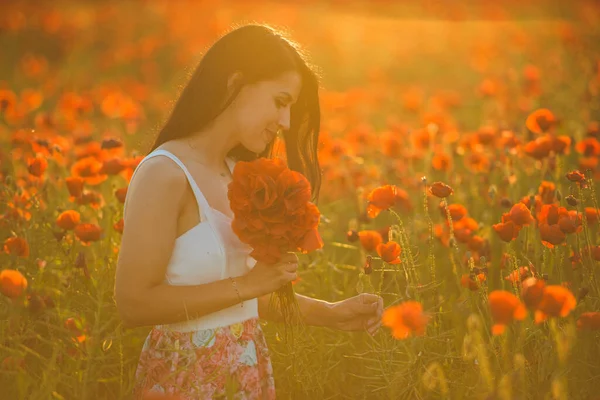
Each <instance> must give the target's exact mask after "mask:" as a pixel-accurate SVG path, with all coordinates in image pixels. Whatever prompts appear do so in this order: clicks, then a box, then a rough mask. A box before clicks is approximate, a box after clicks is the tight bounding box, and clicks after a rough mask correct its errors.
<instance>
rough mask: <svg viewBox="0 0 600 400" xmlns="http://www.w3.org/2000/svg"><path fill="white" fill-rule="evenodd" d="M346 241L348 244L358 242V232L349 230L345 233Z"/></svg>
mask: <svg viewBox="0 0 600 400" xmlns="http://www.w3.org/2000/svg"><path fill="white" fill-rule="evenodd" d="M346 239H347V240H348V241H349V242H350V243H353V242H356V241H357V240H358V232H357V231H355V230H349V231H348V232H346Z"/></svg>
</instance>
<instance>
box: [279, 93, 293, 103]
mask: <svg viewBox="0 0 600 400" xmlns="http://www.w3.org/2000/svg"><path fill="white" fill-rule="evenodd" d="M279 94H282V95H284V96H286V97H287V98H288V100H289V101H290V102H292V103H296V100H294V98H293V97H292V95H291V94H289V93H288V92H279Z"/></svg>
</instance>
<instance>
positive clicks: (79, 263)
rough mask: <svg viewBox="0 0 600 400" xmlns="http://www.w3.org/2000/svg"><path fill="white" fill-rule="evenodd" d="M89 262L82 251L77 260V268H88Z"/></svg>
mask: <svg viewBox="0 0 600 400" xmlns="http://www.w3.org/2000/svg"><path fill="white" fill-rule="evenodd" d="M86 267H87V262H86V260H85V254H84V253H83V252H82V251H81V252H79V254H77V258H76V259H75V268H86Z"/></svg>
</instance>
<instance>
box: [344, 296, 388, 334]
mask: <svg viewBox="0 0 600 400" xmlns="http://www.w3.org/2000/svg"><path fill="white" fill-rule="evenodd" d="M332 309H333V321H332V327H333V328H336V329H340V330H343V331H362V330H366V331H367V332H368V333H369V334H370V335H371V336H373V335H374V334H375V332H377V330H378V329H379V327H380V326H381V315H382V314H383V299H382V298H381V297H379V296H377V295H375V294H370V293H361V294H359V295H358V296H354V297H351V298H349V299H346V300H342V301H339V302H337V303H334V304H333V308H332Z"/></svg>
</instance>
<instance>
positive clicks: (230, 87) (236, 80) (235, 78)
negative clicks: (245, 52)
mask: <svg viewBox="0 0 600 400" xmlns="http://www.w3.org/2000/svg"><path fill="white" fill-rule="evenodd" d="M243 78H244V76H243V75H242V73H241V72H240V71H235V72H234V73H233V74H231V75H230V76H229V79H227V91H228V92H229V93H232V92H233V91H234V90H235V88H236V87H237V86H238V85H239V84H240V83H241V82H242V80H243Z"/></svg>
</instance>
